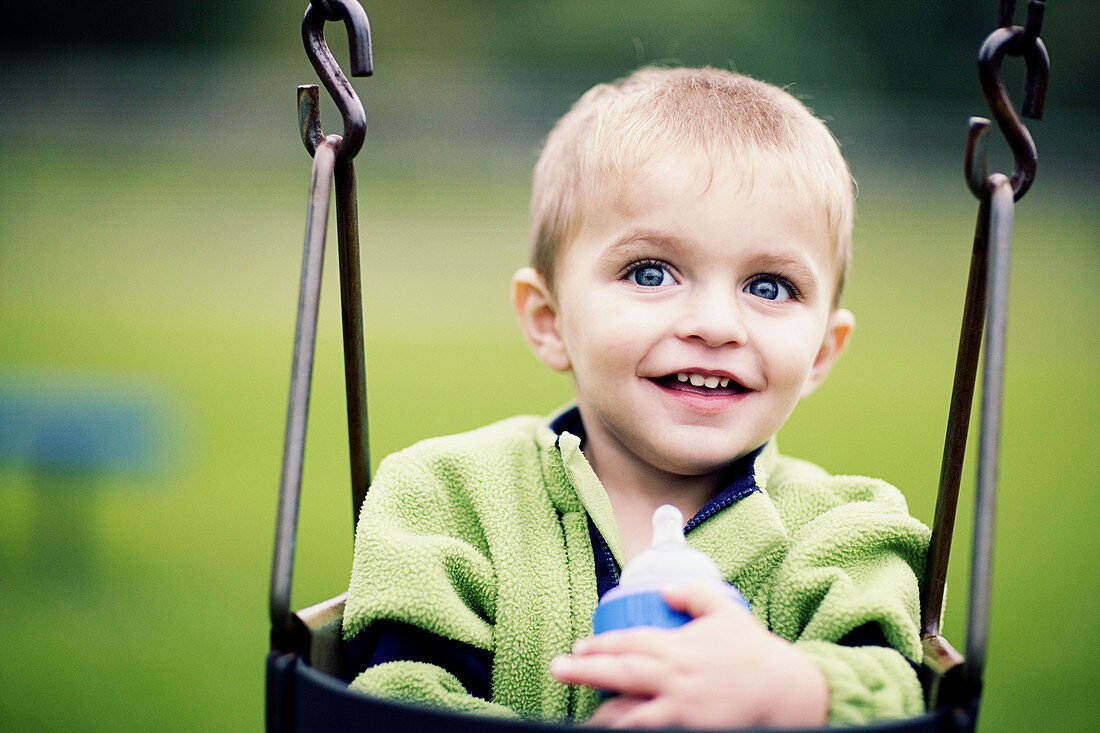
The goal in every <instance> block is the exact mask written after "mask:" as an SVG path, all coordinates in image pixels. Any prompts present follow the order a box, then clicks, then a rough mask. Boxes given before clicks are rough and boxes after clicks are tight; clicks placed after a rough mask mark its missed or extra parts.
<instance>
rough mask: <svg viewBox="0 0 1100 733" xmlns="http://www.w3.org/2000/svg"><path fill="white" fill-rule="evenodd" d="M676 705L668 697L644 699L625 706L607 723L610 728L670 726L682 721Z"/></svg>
mask: <svg viewBox="0 0 1100 733" xmlns="http://www.w3.org/2000/svg"><path fill="white" fill-rule="evenodd" d="M676 712H677V711H676V709H675V707H674V706H673V705H672V704H671V703H669V702H668V700H666V699H660V698H658V699H654V700H643V701H641V702H639V703H638V704H636V705H631V706H629V707H628V708H624V709H623V710H622V712H621V714H620V715H618V716H616V718H615V719H614V720H613V721H610V722H608V723H605V724H604V725H606V726H607V727H608V728H616V729H622V728H668V727H671V726H676V725H677V724H678V723H680V722H681V721H680V716H679V715H677V714H676Z"/></svg>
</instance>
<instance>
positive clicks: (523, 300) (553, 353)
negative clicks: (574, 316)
mask: <svg viewBox="0 0 1100 733" xmlns="http://www.w3.org/2000/svg"><path fill="white" fill-rule="evenodd" d="M512 307H513V308H514V309H515V311H516V316H517V317H518V318H519V327H520V329H521V330H522V331H523V336H524V338H526V339H527V345H528V346H530V347H531V351H533V352H535V356H537V357H538V358H540V359H542V361H543V362H545V363H546V365H547V366H548V367H550V368H551V369H554V370H556V371H559V372H564V371H568V370H569V368H570V367H571V366H572V364H571V363H570V361H569V354H568V353H567V352H566V350H565V342H564V341H562V338H561V333H560V332H559V330H558V311H557V304H556V303H555V302H554V295H553V293H551V292H550V288H549V287H547V285H546V279H545V278H543V276H542V275H540V274H539V273H538V271H536V270H535V269H534V268H533V267H523V268H520V269H519V271H517V272H516V274H515V275H514V276H513V277H512Z"/></svg>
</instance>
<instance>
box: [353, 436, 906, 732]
mask: <svg viewBox="0 0 1100 733" xmlns="http://www.w3.org/2000/svg"><path fill="white" fill-rule="evenodd" d="M755 476H756V483H757V485H758V487H759V488H760V489H761V490H760V491H759V492H752V493H750V494H749V495H747V496H746V497H744V498H743V499H741V500H739V501H737V502H736V503H734V504H732V505H731V506H729V507H727V508H726V509H723V510H722V511H720V512H719V513H717V514H715V515H713V516H711V517H709V518H707V519H706V520H705V521H703V522H702V523H701V524H699V525H698V526H696V527H695V528H694V529H693V530H692V531H691V532H689V533H688V535H687V537H688V541H689V542H690V544H691V545H693V546H694V547H697V548H698V549H700V550H703V551H704V552H706V553H708V554H709V555H710V556H711V557H713V558H714V559H715V561H716V562H717V563H718V565H719V567H720V568H721V570H722V573H723V576H724V578H725V579H726V580H727V581H728V582H730V583H732V584H734V585H736V586H737V587H738V588H739V589H740V590H741V592H742V593H743V594H744V595H745V597H746V598H748V599H749V601H750V602H751V604H752V609H753V613H754V614H755V616H756V617H757V618H758V620H759V621H760V622H761V623H763V624H764V625H765V626H767V627H768V628H769V629H771V630H772V631H773V632H774V633H776V634H778V635H779V636H781V637H783V638H785V639H788V640H790V641H793V642H794V643H796V644H797V645H798V646H799V647H800V648H801V649H802V650H803V651H804V652H805V653H806V654H808V655H809V656H810V657H811V658H812V659H813V660H814V661H815V662H816V663H817V664H818V665H819V666H820V667H821V669H822V670H823V672H824V674H825V677H826V679H827V681H828V684H829V688H830V693H831V703H830V722H832V723H860V722H866V721H870V720H877V719H885V718H896V717H904V716H907V715H913V714H917V713H919V712H921V710H922V709H923V703H922V697H921V690H920V686H919V684H918V682H917V679H916V675H915V672H914V670H913V667H912V666H911V665H910V664H909V662H908V661H907V660H910V661H912V662H914V663H919V662H920V658H921V647H920V640H919V629H918V590H917V585H918V576H919V574H920V573H921V572H922V571H923V567H924V556H925V551H926V548H927V543H928V530H927V528H926V527H924V525H922V524H921V523H920V522H918V521H917V520H915V519H913V518H911V517H910V516H909V514H908V512H907V509H906V505H905V499H904V498H903V497H902V495H901V494H900V493H899V492H898V491H897V490H896V489H894V488H893V487H891V486H890V485H888V484H886V483H884V482H882V481H878V480H875V479H870V478H862V477H856V476H830V475H829V474H827V473H826V472H825V471H823V470H822V469H820V468H818V467H816V466H814V465H812V464H810V463H807V462H805V461H800V460H796V459H792V458H787V457H783V456H780V455H779V454H778V453H777V452H776V450H775V449H774V447H773V445H772V444H769V446H768V447H766V448H765V449H764V450H763V451H762V452H761V453H760V455H759V456H758V457H757V459H756V465H755ZM589 517H591V518H592V521H593V523H594V524H595V526H596V527H597V529H598V530H599V531H600V533H601V534H602V535H603V537H604V539H605V540H606V542H607V544H608V546H609V547H610V549H611V552H612V554H613V555H614V557H615V559H616V561H617V562H618V563H619V566H620V567H621V566H622V564H623V562H622V558H623V551H622V542H621V540H620V537H619V531H618V528H617V526H616V524H615V519H614V516H613V514H612V510H611V504H610V501H609V500H608V497H607V494H606V493H605V492H604V490H603V487H602V486H601V485H600V482H599V479H598V478H597V477H596V475H595V473H594V472H593V471H592V468H591V467H590V466H589V464H588V462H587V461H586V460H585V458H584V456H583V454H582V453H581V450H580V439H579V438H578V437H576V436H574V435H572V434H570V433H568V432H565V433H562V435H561V436H558V435H556V434H555V433H554V432H553V431H552V430H551V429H550V428H549V427H548V421H547V420H546V419H544V418H538V417H517V418H512V419H509V420H504V421H502V422H499V423H496V424H493V425H490V426H487V427H484V428H481V429H478V430H475V431H472V432H469V433H464V434H461V435H456V436H450V437H445V438H436V439H431V440H427V441H424V442H422V443H419V444H417V445H415V446H413V447H411V448H408V449H406V450H404V451H401V452H399V453H396V454H394V455H392V456H389V457H387V458H386V459H385V460H384V461H383V462H382V465H381V466H380V467H379V470H378V474H377V477H376V478H375V481H374V483H373V486H372V487H371V490H370V492H369V494H368V496H367V499H366V502H365V503H364V505H363V509H362V513H361V516H360V520H359V526H358V529H357V532H356V539H355V557H354V562H353V567H352V576H351V583H350V587H349V590H348V598H347V604H346V607H345V613H344V625H343V629H344V636H345V639H352V638H353V637H355V636H356V635H357V634H359V633H360V632H361V631H363V630H364V629H366V628H367V627H368V626H369V625H370V624H371V623H372V622H374V621H377V620H382V619H391V620H396V621H398V622H404V623H408V624H412V625H414V626H416V627H419V628H421V629H424V630H426V631H427V632H429V633H431V634H435V635H438V636H441V637H444V638H446V639H451V640H455V641H457V642H460V643H462V644H466V645H470V646H471V647H474V648H476V649H479V650H485V651H486V652H487V653H488V654H489V655H490V658H491V660H492V693H491V696H490V699H488V700H486V699H482V698H480V697H475V696H473V695H471V694H469V693H468V692H467V691H466V690H465V688H464V687H463V686H462V684H461V683H460V682H459V681H458V679H457V678H456V677H455V676H453V675H452V674H450V673H449V672H447V671H446V670H444V669H442V668H440V667H437V666H434V665H431V664H427V663H425V662H416V661H392V662H387V663H384V664H379V665H376V666H373V667H370V668H368V669H367V670H366V671H364V672H362V673H361V674H359V675H358V677H356V678H355V680H354V681H353V682H352V685H351V686H352V688H353V689H357V690H361V691H363V692H366V693H369V694H374V695H379V696H383V697H395V698H400V699H404V700H415V701H419V702H423V703H427V704H430V705H438V706H441V707H446V708H450V709H453V710H462V711H467V712H475V713H482V714H488V715H507V716H521V717H528V718H542V719H551V720H565V719H573V720H583V719H585V718H587V717H588V716H589V715H591V714H592V712H593V710H594V709H595V708H596V705H597V704H598V702H599V699H598V697H597V693H596V692H595V691H594V690H592V689H589V688H584V687H575V686H568V685H564V684H561V683H559V682H557V681H556V680H554V679H553V678H552V677H551V676H550V673H549V671H548V669H549V664H550V660H551V659H552V658H553V657H554V656H555V655H557V654H562V653H566V652H568V651H569V648H570V645H571V644H572V642H573V641H574V640H575V639H578V638H580V637H583V636H587V635H588V634H590V633H591V630H592V622H591V619H592V612H593V610H594V608H595V606H596V602H597V597H596V572H595V567H594V560H593V548H592V541H591V538H590V535H589V530H588V518H589ZM867 624H877V625H878V627H879V628H881V630H882V633H883V635H884V637H885V639H886V640H887V642H888V643H889V645H890V647H892V648H890V647H886V646H881V645H875V646H841V645H839V644H837V643H835V642H837V641H838V640H840V639H841V638H843V637H844V636H845V635H846V634H847V633H848V632H850V631H852V630H853V629H857V628H860V627H863V626H865V625H867Z"/></svg>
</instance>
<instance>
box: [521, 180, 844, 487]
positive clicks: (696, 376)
mask: <svg viewBox="0 0 1100 733" xmlns="http://www.w3.org/2000/svg"><path fill="white" fill-rule="evenodd" d="M691 168H692V167H691V166H679V167H677V166H675V165H673V164H669V165H663V166H660V167H654V169H653V170H651V175H649V176H646V177H644V178H642V177H639V178H637V179H635V181H633V182H631V183H630V184H628V185H627V186H625V187H624V190H623V192H622V194H621V195H620V196H618V197H616V198H615V199H614V200H610V201H608V202H606V204H605V205H603V206H600V207H596V208H594V209H593V210H591V211H589V212H588V214H589V215H588V216H587V217H586V218H585V221H584V224H583V225H582V227H581V230H580V232H579V234H578V235H577V237H576V238H575V239H574V240H573V241H572V242H571V243H569V244H568V245H567V247H566V249H565V250H564V251H563V252H562V253H561V254H560V256H559V259H558V267H557V269H556V272H555V287H554V292H553V293H549V292H545V309H544V312H543V313H542V316H541V320H538V322H537V323H536V322H532V323H531V324H530V325H529V324H528V323H527V322H525V321H524V317H523V309H522V307H521V302H520V301H522V300H523V298H522V297H520V293H521V291H522V290H523V287H522V285H519V286H517V291H516V293H517V307H518V308H520V313H521V322H524V327H525V329H526V330H527V335H528V338H529V340H530V341H531V343H532V346H533V347H534V348H535V351H536V353H538V354H539V356H541V357H542V358H543V360H544V361H546V362H547V363H548V364H550V365H551V366H553V367H555V368H558V369H563V370H564V369H569V370H571V371H572V374H573V379H574V383H575V388H576V397H577V402H578V405H579V407H580V411H581V416H582V418H583V421H584V424H585V428H586V430H587V432H588V445H587V447H586V453H588V452H589V451H591V453H592V457H593V460H594V463H595V464H596V465H597V470H599V465H600V464H608V465H610V464H615V465H621V461H622V460H626V461H628V462H629V463H631V464H634V465H642V466H645V465H648V466H650V467H653V468H656V469H658V470H660V471H665V472H671V473H675V474H679V475H703V474H708V473H711V472H714V471H718V470H721V469H722V468H723V467H724V466H726V465H727V464H728V463H729V462H730V461H732V460H734V459H736V458H739V457H741V456H743V455H745V454H746V453H748V452H749V451H751V450H753V449H754V448H757V447H758V446H760V445H762V444H763V443H764V442H766V441H767V440H768V439H769V438H770V437H771V436H772V435H774V434H775V432H776V431H777V430H779V428H780V427H781V426H782V425H783V423H784V422H786V420H787V418H788V417H789V416H790V414H791V412H792V410H794V407H795V405H796V404H797V402H798V400H799V399H800V398H801V397H802V396H804V395H806V394H809V393H810V392H811V391H812V390H813V388H814V387H816V386H817V384H818V383H820V381H821V380H822V379H824V377H825V375H826V374H827V373H828V371H829V368H830V367H831V366H832V364H833V361H834V360H835V358H836V357H837V356H838V355H839V353H840V352H841V351H842V350H843V348H844V346H845V344H846V343H847V339H848V335H849V334H850V332H851V329H852V326H853V325H854V321H853V319H852V316H851V314H850V313H848V312H847V311H843V310H834V309H833V308H832V299H833V290H834V286H835V283H836V279H837V272H836V265H835V263H834V257H833V255H832V251H831V247H830V244H829V237H828V233H827V230H826V228H825V226H824V224H823V223H822V222H821V221H820V220H819V219H818V218H816V217H814V216H811V215H810V212H808V211H807V210H806V207H805V206H804V205H803V204H801V203H800V202H799V201H798V200H797V198H796V197H794V196H790V195H785V191H784V190H783V188H782V187H781V186H780V185H778V184H777V183H775V182H773V181H769V180H756V181H755V182H754V184H753V185H752V186H748V185H745V186H741V185H739V184H738V183H737V182H736V181H734V180H732V179H731V178H729V177H728V176H726V175H723V174H719V175H717V176H716V177H715V178H714V180H713V181H712V182H710V184H709V186H707V185H705V184H703V183H700V182H698V181H695V180H693V178H692V177H691V175H692V170H691ZM609 198H610V197H609ZM521 272H522V271H521ZM536 277H537V276H536ZM520 280H521V278H520V277H519V276H517V283H519V282H520ZM534 289H537V284H536V286H533V289H532V290H531V291H530V293H529V294H533V296H534V297H535V298H536V300H537V299H538V294H537V293H534ZM528 305H530V303H528ZM532 313H533V311H532ZM536 320H537V319H536ZM532 329H535V330H538V329H542V333H541V334H534V335H533V334H532ZM612 454H615V455H614V456H612ZM608 458H611V459H612V460H606V459H608ZM639 462H640V463H639Z"/></svg>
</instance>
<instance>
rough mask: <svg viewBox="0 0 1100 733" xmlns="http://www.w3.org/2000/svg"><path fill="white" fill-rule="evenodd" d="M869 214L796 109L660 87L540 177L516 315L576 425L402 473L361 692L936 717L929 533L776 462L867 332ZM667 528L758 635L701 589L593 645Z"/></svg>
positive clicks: (395, 460)
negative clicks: (859, 315)
mask: <svg viewBox="0 0 1100 733" xmlns="http://www.w3.org/2000/svg"><path fill="white" fill-rule="evenodd" d="M853 206H854V204H853V183H852V180H851V176H850V174H849V172H848V167H847V165H846V163H845V162H844V160H843V158H842V157H841V155H840V152H839V149H838V147H837V144H836V142H835V140H834V139H833V138H832V136H831V135H830V134H829V132H828V131H827V130H826V128H825V126H824V124H823V123H821V122H820V121H819V120H817V119H816V118H814V117H813V115H812V114H810V112H809V111H808V110H807V109H806V108H805V107H804V106H803V105H802V104H801V103H800V102H798V101H797V100H795V99H794V98H793V97H792V96H790V95H789V94H787V93H786V92H784V91H781V90H779V89H777V88H775V87H772V86H770V85H767V84H764V83H762V82H758V81H755V80H753V79H750V78H747V77H744V76H740V75H738V74H734V73H730V72H725V71H719V70H714V69H658V68H647V69H643V70H640V71H638V72H636V73H635V74H633V75H632V76H630V77H628V78H626V79H624V80H621V81H619V82H617V83H615V84H611V85H600V86H597V87H595V88H594V89H592V90H590V91H589V92H588V93H587V94H585V95H584V96H583V97H582V98H581V99H580V100H579V101H578V102H577V103H576V105H574V107H573V108H572V110H570V112H569V113H568V114H566V115H565V116H564V117H563V118H562V119H561V120H560V121H559V122H558V124H557V125H556V127H555V128H554V130H553V132H552V133H551V134H550V136H549V138H548V140H547V143H546V146H545V149H544V151H543V153H542V156H541V158H540V160H539V162H538V165H537V166H536V168H535V175H534V190H533V199H532V206H531V212H532V244H531V247H532V249H531V252H532V255H531V256H532V266H531V267H525V268H523V269H521V270H520V271H519V272H518V273H516V275H515V278H514V280H513V290H512V300H513V305H514V307H515V310H516V312H517V314H518V316H519V321H520V326H521V328H522V330H523V333H524V335H525V336H526V339H527V341H528V343H529V344H530V346H531V348H532V350H533V351H534V352H535V354H536V355H537V356H538V357H539V358H540V359H541V360H542V361H544V362H545V363H546V364H547V365H548V366H549V367H550V368H552V369H555V370H559V371H565V372H569V373H570V374H571V375H572V380H573V384H574V388H575V395H576V404H575V405H573V406H571V407H569V408H566V409H565V410H563V411H562V412H560V413H559V414H557V415H555V416H552V417H551V418H549V419H543V418H536V417H518V418H513V419H510V420H505V421H503V422H500V423H497V424H494V425H490V426H488V427H485V428H482V429H479V430H475V431H472V432H470V433H466V434H463V435H458V436H452V437H446V438H438V439H433V440H428V441H425V442H423V443H420V444H418V445H416V446H413V447H411V448H409V449H407V450H404V451H402V452H400V453H398V454H395V455H393V456H390V457H388V458H387V459H386V460H385V461H383V463H382V465H381V467H380V468H379V471H378V475H377V478H376V479H375V482H374V485H373V487H372V488H371V490H370V493H369V494H368V496H367V500H366V502H365V504H364V506H363V511H362V515H361V518H360V521H359V527H358V532H357V536H356V543H355V558H354V567H353V570H352V577H351V585H350V588H349V591H348V599H347V605H346V611H345V616H344V634H345V638H346V639H347V640H348V650H349V663H350V664H351V666H352V668H353V670H354V671H356V672H359V674H358V676H357V677H356V678H355V679H354V681H353V682H352V687H353V688H356V689H359V690H362V691H365V692H368V693H372V694H377V695H383V696H392V697H398V698H402V699H406V700H417V701H422V702H425V703H428V704H433V705H439V706H445V707H448V708H451V709H455V710H464V711H472V712H480V713H485V714H500V715H510V716H523V717H530V718H541V719H554V720H564V719H572V720H577V721H583V720H590V722H591V723H593V724H603V725H609V726H622V727H629V726H660V725H680V726H686V727H717V726H725V727H731V726H735V725H745V724H774V725H814V724H821V723H823V722H826V721H828V722H830V723H841V722H849V723H850V722H864V721H869V720H873V719H880V718H890V717H902V716H907V715H912V714H916V713H919V712H920V711H921V710H922V701H921V690H920V687H919V685H918V683H917V679H916V675H915V671H914V664H915V663H918V662H919V661H920V656H921V650H920V643H919V634H918V622H917V615H918V610H917V603H918V598H917V596H918V593H917V582H918V581H917V578H918V575H919V574H920V573H921V572H922V570H923V564H924V553H925V548H926V544H927V538H928V531H927V529H926V528H925V527H924V526H923V525H921V524H920V523H919V522H917V521H916V520H914V519H912V518H910V517H909V515H908V513H907V510H906V506H905V500H904V499H903V498H902V496H901V495H900V494H899V493H898V492H897V491H896V490H895V489H894V488H892V487H890V486H888V485H886V484H884V483H882V482H880V481H877V480H873V479H868V478H861V477H854V476H830V475H828V474H827V473H825V472H824V471H822V470H821V469H819V468H817V467H815V466H813V465H811V464H808V463H806V462H803V461H799V460H795V459H791V458H786V457H783V456H781V455H779V453H778V452H777V450H776V447H775V441H774V436H775V434H776V432H777V431H778V430H779V428H781V427H782V426H783V424H784V422H786V420H787V418H788V417H789V416H790V414H791V412H792V411H793V410H794V407H795V405H796V404H797V403H798V401H799V400H800V399H801V398H802V397H804V396H806V395H808V394H809V393H810V392H812V391H813V390H814V389H815V388H816V387H817V386H818V385H819V384H820V383H821V382H822V380H824V379H825V377H826V375H827V374H828V373H829V370H830V369H831V368H832V366H833V364H834V363H835V362H836V359H837V357H838V356H839V355H840V354H841V352H843V351H844V348H845V346H846V345H847V343H848V339H849V337H850V335H851V333H852V329H853V326H854V319H853V317H852V314H851V313H849V312H848V311H847V310H844V309H842V308H840V307H839V300H840V292H841V289H842V286H843V283H844V278H845V272H846V270H847V266H848V260H849V254H850V249H851V240H850V238H851V226H852V215H853ZM665 503H668V504H673V505H675V506H677V507H678V508H679V509H680V510H681V511H682V512H683V514H684V516H685V517H691V519H690V520H689V521H688V523H687V524H686V533H687V538H688V541H689V542H690V543H691V544H692V545H693V546H695V547H697V548H699V549H701V550H703V551H705V552H707V553H708V554H710V555H711V556H712V557H713V558H714V559H715V561H716V562H717V563H718V565H719V567H720V568H721V569H722V572H723V575H724V578H725V579H726V580H727V581H728V582H730V583H732V584H734V585H736V586H737V587H738V588H739V589H740V590H741V592H742V593H743V594H744V595H745V596H746V598H748V600H749V601H750V602H751V604H752V611H751V613H750V612H748V611H746V610H744V609H743V608H742V607H740V606H738V605H737V604H735V603H734V602H732V601H730V600H728V599H727V598H726V596H725V595H723V594H722V593H720V592H718V591H716V590H715V589H713V588H710V587H707V586H702V585H698V586H687V587H682V588H678V589H674V590H673V591H670V592H668V593H667V594H666V600H667V601H668V602H669V604H670V605H672V606H673V607H675V608H678V609H681V610H684V611H686V612H688V613H689V614H690V615H691V616H692V617H693V619H694V620H693V621H692V622H690V623H688V624H687V625H685V626H683V627H681V628H679V629H674V630H668V629H661V630H658V629H637V630H630V631H619V632H611V633H607V634H602V635H599V636H594V637H593V636H590V634H591V616H592V611H593V609H594V608H595V606H596V602H597V599H598V598H599V596H600V595H602V594H603V593H604V592H606V591H607V590H608V589H609V588H611V587H613V586H614V585H615V584H616V583H617V582H618V574H619V571H620V569H621V568H622V567H623V565H624V564H625V563H626V562H627V561H628V560H630V558H631V557H633V556H634V555H635V554H637V553H638V552H640V551H641V550H642V549H644V548H645V547H647V546H648V544H649V541H650V534H651V525H650V517H651V515H652V513H653V510H654V509H655V508H656V507H658V506H659V505H661V504H665ZM597 689H602V690H605V691H607V692H610V693H612V695H611V696H610V697H601V696H600V695H599V693H598V692H597Z"/></svg>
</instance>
